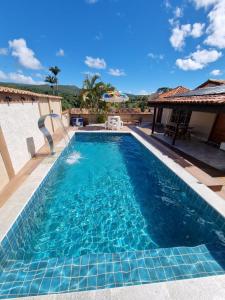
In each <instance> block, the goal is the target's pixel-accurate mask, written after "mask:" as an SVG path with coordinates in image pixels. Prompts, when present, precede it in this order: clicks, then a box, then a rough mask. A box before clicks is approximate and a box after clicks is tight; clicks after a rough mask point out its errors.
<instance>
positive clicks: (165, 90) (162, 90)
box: [156, 87, 172, 94]
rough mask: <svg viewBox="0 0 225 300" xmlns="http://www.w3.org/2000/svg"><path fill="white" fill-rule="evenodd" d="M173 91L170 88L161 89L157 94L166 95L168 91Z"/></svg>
mask: <svg viewBox="0 0 225 300" xmlns="http://www.w3.org/2000/svg"><path fill="white" fill-rule="evenodd" d="M171 90H172V89H171V88H170V87H160V88H158V89H157V91H156V93H157V94H163V93H166V92H168V91H171Z"/></svg>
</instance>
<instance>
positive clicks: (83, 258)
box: [0, 133, 225, 297]
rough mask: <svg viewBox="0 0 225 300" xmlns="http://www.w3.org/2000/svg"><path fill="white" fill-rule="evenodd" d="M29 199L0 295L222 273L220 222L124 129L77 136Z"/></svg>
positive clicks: (1, 251) (2, 252) (7, 256)
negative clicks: (75, 160)
mask: <svg viewBox="0 0 225 300" xmlns="http://www.w3.org/2000/svg"><path fill="white" fill-rule="evenodd" d="M74 151H76V153H79V158H80V159H79V163H72V161H71V159H72V158H76V159H77V156H76V157H74V156H73V154H74ZM68 159H69V163H68ZM32 199H35V201H33V203H35V204H33V205H35V209H30V210H29V213H28V214H27V215H26V216H25V217H23V218H21V219H20V222H21V224H20V223H19V225H18V226H17V230H15V233H10V234H11V235H10V238H8V240H9V241H10V242H9V245H8V244H7V240H6V242H5V243H4V246H2V247H0V257H2V260H0V268H1V270H2V273H1V274H0V296H1V295H2V297H3V296H8V297H11V296H12V295H13V296H18V295H38V294H46V293H52V292H68V291H74V290H88V289H95V288H96V289H97V288H107V287H115V286H124V285H131V284H140V283H147V282H159V281H165V280H174V279H182V278H193V277H199V276H208V275H216V274H217V275H218V274H223V273H224V264H225V259H224V257H225V255H224V240H225V238H224V236H225V235H224V229H225V228H224V227H225V226H224V220H223V218H222V217H220V216H219V215H218V214H217V213H216V212H215V211H213V210H212V209H211V208H209V207H208V205H207V204H206V203H205V202H204V201H203V200H202V199H201V198H200V197H199V196H198V195H196V194H195V193H194V191H192V190H191V189H190V188H189V187H188V186H187V185H186V184H185V183H184V182H182V180H181V179H179V178H178V177H177V176H176V175H175V174H173V173H172V172H171V171H170V170H169V169H168V168H167V167H166V166H165V165H163V164H162V163H161V162H160V161H159V160H158V159H157V158H156V157H154V155H153V154H151V153H150V152H149V151H148V150H147V149H146V148H145V147H144V146H142V145H141V144H140V143H139V142H138V141H137V140H136V139H135V138H134V137H132V136H131V135H129V134H102V133H101V134H100V133H98V134H95V133H90V134H86V133H85V134H84V133H83V134H82V133H81V134H76V138H74V139H73V140H72V143H71V145H70V146H69V148H68V151H66V152H65V153H63V155H61V157H60V158H59V160H58V161H57V163H56V164H55V166H54V167H53V169H52V170H51V172H50V175H49V176H48V177H47V179H46V180H45V183H44V184H43V185H42V186H41V187H40V188H39V189H38V191H37V192H36V193H35V195H34V196H33V198H32ZM6 245H8V246H6ZM6 247H7V251H6Z"/></svg>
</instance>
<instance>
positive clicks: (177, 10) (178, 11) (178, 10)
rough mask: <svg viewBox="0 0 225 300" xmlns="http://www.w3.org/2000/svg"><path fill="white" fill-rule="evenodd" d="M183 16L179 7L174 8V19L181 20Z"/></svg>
mask: <svg viewBox="0 0 225 300" xmlns="http://www.w3.org/2000/svg"><path fill="white" fill-rule="evenodd" d="M182 16H183V10H182V8H181V7H178V6H177V7H176V8H175V11H174V17H175V18H181V17H182Z"/></svg>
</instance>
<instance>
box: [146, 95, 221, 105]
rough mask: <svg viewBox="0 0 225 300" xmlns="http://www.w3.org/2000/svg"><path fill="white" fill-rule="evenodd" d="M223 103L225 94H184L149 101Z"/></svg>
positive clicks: (153, 102) (165, 102)
mask: <svg viewBox="0 0 225 300" xmlns="http://www.w3.org/2000/svg"><path fill="white" fill-rule="evenodd" d="M157 103H159V104H208V105H209V104H210V105H215V104H221V105H225V94H217V95H200V96H196V95H195V96H189V97H188V96H187V97H185V96H183V97H169V98H164V99H157V100H152V101H149V104H157Z"/></svg>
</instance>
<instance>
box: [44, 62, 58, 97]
mask: <svg viewBox="0 0 225 300" xmlns="http://www.w3.org/2000/svg"><path fill="white" fill-rule="evenodd" d="M49 71H50V72H51V74H52V75H49V76H46V78H45V82H48V83H50V84H51V88H52V91H53V93H54V85H55V86H56V91H57V94H58V78H57V75H58V74H59V73H60V72H61V70H60V69H59V68H58V67H57V66H55V67H50V68H49Z"/></svg>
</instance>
